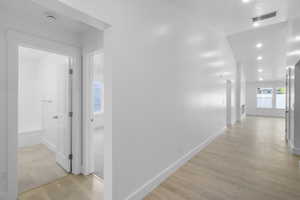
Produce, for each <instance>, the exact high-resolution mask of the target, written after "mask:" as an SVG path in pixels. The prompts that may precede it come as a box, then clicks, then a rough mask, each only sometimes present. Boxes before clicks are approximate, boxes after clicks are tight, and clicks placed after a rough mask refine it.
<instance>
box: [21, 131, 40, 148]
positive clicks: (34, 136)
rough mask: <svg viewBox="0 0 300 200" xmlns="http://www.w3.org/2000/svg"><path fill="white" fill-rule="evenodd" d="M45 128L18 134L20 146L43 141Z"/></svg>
mask: <svg viewBox="0 0 300 200" xmlns="http://www.w3.org/2000/svg"><path fill="white" fill-rule="evenodd" d="M43 131H44V130H43V129H37V130H31V131H22V132H19V133H18V134H19V135H18V147H19V148H20V147H28V146H32V145H36V144H41V143H42V134H43Z"/></svg>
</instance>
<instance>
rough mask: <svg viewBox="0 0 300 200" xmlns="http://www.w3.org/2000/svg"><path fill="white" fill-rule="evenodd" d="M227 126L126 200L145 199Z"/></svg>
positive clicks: (222, 132)
mask: <svg viewBox="0 0 300 200" xmlns="http://www.w3.org/2000/svg"><path fill="white" fill-rule="evenodd" d="M225 129H226V128H224V129H222V130H221V131H219V132H218V133H216V134H214V135H212V136H210V137H209V138H207V139H206V140H205V141H204V142H203V143H201V144H200V145H198V146H196V147H195V148H194V149H192V150H191V151H190V152H188V153H187V154H185V155H184V156H182V157H181V158H179V159H178V160H177V161H175V162H174V163H172V164H171V165H170V166H169V167H167V168H166V169H164V170H163V171H161V172H160V173H159V174H157V175H156V176H155V177H153V178H152V179H150V180H149V181H147V182H146V183H145V184H144V185H142V186H141V187H140V188H138V189H137V190H136V191H135V192H133V193H131V194H130V195H129V196H128V197H127V198H126V200H140V199H143V198H144V197H145V196H146V195H147V194H149V193H150V192H151V191H152V190H154V189H155V188H156V187H158V186H159V185H160V184H161V183H162V182H163V181H164V180H166V179H167V178H168V177H169V176H170V175H172V174H173V173H174V172H175V171H177V170H178V169H179V168H180V167H182V166H183V165H184V164H186V163H187V162H188V161H189V160H191V159H192V158H193V157H194V156H196V155H197V154H198V153H199V152H200V151H202V150H203V149H204V148H206V147H207V146H208V145H209V144H210V143H211V142H212V141H214V140H215V139H216V138H217V137H218V136H220V135H222V134H224V133H225V131H224V130H225Z"/></svg>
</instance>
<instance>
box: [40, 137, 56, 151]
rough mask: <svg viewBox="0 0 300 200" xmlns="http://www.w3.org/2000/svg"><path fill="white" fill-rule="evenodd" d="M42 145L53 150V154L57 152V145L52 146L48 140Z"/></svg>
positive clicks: (43, 141)
mask: <svg viewBox="0 0 300 200" xmlns="http://www.w3.org/2000/svg"><path fill="white" fill-rule="evenodd" d="M42 143H43V144H44V145H46V146H47V148H48V149H49V150H51V151H53V152H56V145H55V144H52V143H51V142H49V141H48V140H45V139H43V140H42Z"/></svg>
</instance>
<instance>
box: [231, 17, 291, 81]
mask: <svg viewBox="0 0 300 200" xmlns="http://www.w3.org/2000/svg"><path fill="white" fill-rule="evenodd" d="M287 33H288V24H287V22H282V23H278V24H274V25H269V26H265V27H262V28H259V29H254V30H251V31H245V32H242V33H238V34H234V35H231V36H230V37H229V41H230V43H231V46H232V49H233V52H234V54H235V58H236V60H237V61H238V62H239V63H241V64H242V65H243V67H244V69H245V75H246V79H247V81H259V79H260V78H263V80H264V81H274V80H283V79H284V76H285V67H286V50H287V49H286V41H287ZM258 43H261V44H263V46H262V47H261V48H257V47H256V44H258ZM258 56H262V57H263V60H260V61H258V60H257V57H258ZM259 69H262V70H263V71H262V72H259V71H258V70H259Z"/></svg>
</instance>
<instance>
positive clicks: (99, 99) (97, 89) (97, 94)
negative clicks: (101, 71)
mask: <svg viewBox="0 0 300 200" xmlns="http://www.w3.org/2000/svg"><path fill="white" fill-rule="evenodd" d="M93 95H94V96H93V98H94V112H95V113H99V112H103V83H101V82H100V81H94V82H93Z"/></svg>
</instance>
